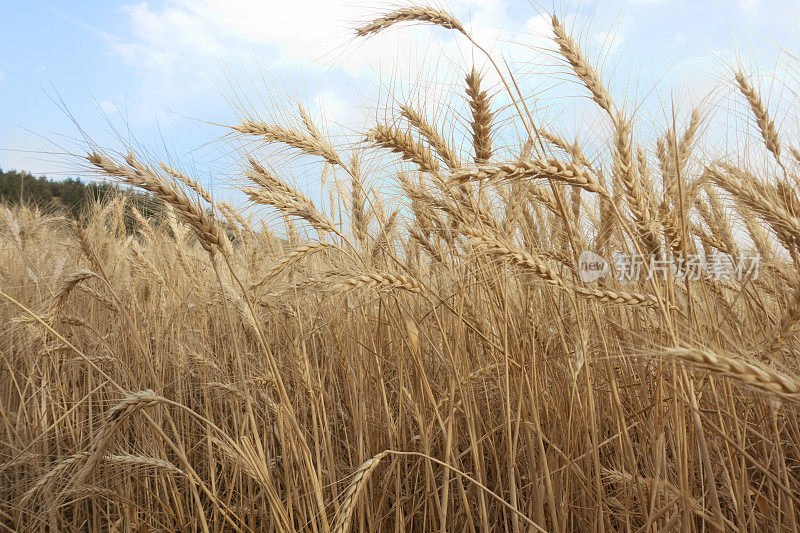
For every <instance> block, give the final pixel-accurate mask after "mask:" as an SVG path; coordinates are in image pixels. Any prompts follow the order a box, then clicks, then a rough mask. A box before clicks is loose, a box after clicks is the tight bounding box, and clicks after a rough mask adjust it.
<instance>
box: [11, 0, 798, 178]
mask: <svg viewBox="0 0 800 533" xmlns="http://www.w3.org/2000/svg"><path fill="white" fill-rule="evenodd" d="M396 5H397V3H387V2H383V1H378V2H376V1H372V2H365V1H361V2H357V1H348V0H344V4H343V5H342V4H340V3H337V2H331V1H321V0H320V1H304V0H295V1H292V2H287V1H285V0H280V1H254V0H152V1H149V2H136V1H134V2H111V1H94V0H92V1H85V0H84V1H81V2H74V1H69V2H68V1H56V0H48V1H45V0H42V1H38V0H31V1H22V0H6V1H5V2H4V3H3V7H2V9H0V13H2V16H0V167H1V168H4V169H9V168H17V169H25V170H29V171H32V172H35V173H46V174H50V175H52V176H66V175H75V171H76V169H77V167H78V165H77V163H76V159H74V158H72V157H70V156H68V155H65V154H68V153H80V152H81V151H82V150H84V149H85V146H86V145H85V143H84V140H85V138H87V137H88V138H91V139H92V141H94V142H96V143H98V144H99V145H101V146H105V147H110V148H112V149H118V150H121V149H123V147H124V144H125V143H130V142H135V143H136V144H137V145H138V146H140V147H142V148H144V149H145V150H147V151H148V152H150V153H152V154H155V155H157V156H159V157H162V158H168V159H170V160H172V161H175V162H177V163H178V164H179V165H180V166H182V167H184V168H186V169H189V170H190V171H192V172H193V173H195V174H196V175H197V176H198V177H199V179H201V180H202V181H205V182H206V183H209V184H211V185H212V186H214V187H217V186H219V187H220V188H221V189H222V191H223V194H225V191H226V190H227V189H226V188H225V187H224V186H222V185H219V184H220V183H221V182H222V181H223V180H221V179H218V178H219V177H228V176H230V175H235V173H236V169H235V168H233V167H232V166H231V163H232V161H234V160H235V159H236V157H235V154H234V153H233V152H232V150H231V148H230V146H231V145H230V143H226V142H224V141H221V139H222V138H223V137H224V136H225V135H226V134H227V130H226V129H225V128H223V127H220V126H217V125H216V124H233V123H235V122H236V121H237V111H238V112H241V110H242V109H247V110H248V111H251V112H252V111H255V112H258V113H259V114H263V115H264V116H268V117H277V118H287V117H288V116H289V113H290V110H291V109H293V106H294V105H295V102H296V101H297V100H302V101H304V102H305V103H306V105H307V107H309V108H310V109H311V111H312V114H314V115H315V116H317V117H319V119H320V121H322V122H325V123H329V124H331V126H330V128H331V130H333V131H334V132H336V131H342V132H346V131H350V130H351V129H352V128H353V127H356V128H358V127H361V126H363V125H369V123H370V121H371V120H372V121H374V120H375V119H376V115H375V111H374V103H375V102H376V101H378V100H380V101H385V100H386V98H387V97H386V96H383V97H381V96H380V94H384V95H385V94H386V93H387V91H388V93H389V94H391V95H392V96H396V95H397V94H401V93H402V94H408V95H409V96H414V95H416V96H417V97H418V98H424V93H425V90H424V89H426V88H432V87H436V82H438V81H450V82H453V83H455V84H456V85H457V84H458V83H459V80H461V79H462V78H463V72H464V69H465V68H466V66H468V65H469V64H470V63H471V61H472V60H473V58H474V55H473V52H472V51H471V50H470V49H469V47H468V46H467V45H466V44H465V43H463V42H460V41H458V39H456V38H455V37H454V36H453V35H451V34H449V33H447V32H442V31H439V30H435V29H432V28H428V27H415V28H413V29H405V30H402V31H390V32H388V33H387V34H386V35H384V36H380V37H377V38H374V39H371V40H368V41H366V42H354V41H353V40H352V28H353V27H354V25H355V24H356V22H358V21H364V20H367V19H369V18H372V17H373V16H375V15H378V14H380V13H381V12H383V11H386V10H387V9H390V8H391V7H392V6H396ZM437 5H440V6H447V7H448V8H450V9H451V10H452V11H453V12H455V13H456V14H457V16H459V18H461V19H462V20H464V21H467V23H468V26H469V27H470V29H471V31H473V33H474V34H475V35H476V36H477V38H478V40H479V41H481V42H482V43H485V44H486V45H487V46H489V47H491V48H492V49H493V51H494V52H495V53H497V54H500V55H503V56H504V57H506V58H508V59H509V61H510V62H511V63H512V64H513V65H514V66H515V68H518V69H520V70H524V69H525V68H526V67H531V70H532V71H537V68H538V72H549V70H548V69H550V68H551V67H552V65H553V59H552V55H551V56H548V55H547V54H546V53H544V52H542V50H541V47H543V46H546V45H545V44H543V43H544V41H543V40H542V39H543V38H545V36H546V33H547V22H548V18H547V17H546V15H545V13H546V12H548V11H555V12H556V13H558V14H559V15H560V16H561V17H562V18H564V20H566V21H567V23H568V25H569V26H570V27H572V28H573V30H574V31H575V33H576V34H578V35H579V36H580V39H581V42H582V44H583V45H584V46H585V47H586V48H587V50H589V55H590V56H591V57H593V58H595V59H597V60H598V61H599V62H600V65H601V67H602V68H601V71H602V73H603V76H604V77H605V78H606V79H608V80H609V84H610V86H611V88H612V93H614V94H615V96H617V97H618V98H620V99H622V100H624V101H626V102H628V103H630V104H633V103H634V102H636V103H640V104H641V107H640V108H639V112H640V113H641V114H643V115H646V116H648V117H656V118H657V117H659V115H660V114H663V110H664V109H665V107H668V106H669V103H668V102H667V101H666V100H668V99H669V97H670V95H678V97H679V104H680V107H681V108H682V109H683V110H686V109H690V105H692V103H693V102H695V101H698V100H699V99H700V97H701V96H702V95H703V94H705V93H707V92H709V91H712V90H713V89H714V88H715V87H716V86H717V85H718V84H719V82H720V81H721V80H723V79H725V77H726V76H729V74H730V71H729V70H728V65H730V64H736V63H737V62H741V63H742V64H743V65H744V66H745V68H746V69H748V70H749V71H751V72H752V73H753V74H761V75H764V76H766V77H767V78H768V79H771V78H772V77H773V75H774V74H775V72H776V71H775V70H774V68H775V66H774V64H773V63H772V60H773V59H774V58H775V57H776V56H778V54H779V52H780V50H781V48H784V49H786V50H788V51H794V50H796V49H798V48H799V47H798V46H797V44H798V41H797V34H796V33H795V30H794V28H797V27H800V25H798V21H799V20H800V19H798V16H797V13H799V12H800V2H798V0H786V1H779V0H744V1H739V0H627V1H625V2H617V1H605V2H599V1H597V0H595V1H591V0H584V1H577V0H572V1H565V2H561V1H558V0H538V1H536V2H530V1H523V2H518V1H513V0H488V1H478V0H453V1H452V2H449V3H447V4H442V3H438V4H437ZM478 61H479V62H480V60H478ZM537 65H538V67H537ZM781 72H782V71H781ZM781 76H782V74H780V73H779V74H778V78H780V77H781ZM563 78H564V77H563V76H560V77H557V78H547V77H545V78H541V77H540V78H537V76H536V75H535V74H532V75H531V76H530V77H529V78H525V79H524V80H523V81H525V83H529V89H530V90H531V91H533V92H534V93H536V94H537V95H538V94H539V93H540V92H541V93H542V94H545V92H546V91H551V92H552V93H553V94H555V95H556V98H555V104H551V103H547V104H542V105H543V106H545V107H546V106H555V107H557V109H555V108H554V109H553V110H552V112H548V111H547V110H546V111H545V115H547V116H548V117H549V119H550V120H555V121H557V122H560V123H563V124H565V125H567V128H568V129H569V124H580V123H581V122H582V118H580V117H583V114H582V113H584V111H576V109H584V107H581V106H582V105H583V104H582V103H579V102H580V101H579V100H577V99H574V98H561V97H562V96H566V95H568V93H571V94H581V92H580V90H579V89H578V88H576V87H572V88H563V87H560V86H557V85H558V84H557V83H556V82H555V81H553V80H560V79H563ZM654 85H659V90H658V93H657V94H651V92H650V90H649V89H650V88H651V87H653V86H654ZM450 90H451V92H453V94H455V92H454V91H456V90H457V89H452V88H451V89H450ZM763 90H764V92H765V95H766V98H767V100H768V102H770V103H772V102H773V101H778V100H781V101H786V100H787V99H789V100H790V101H791V100H793V99H794V96H793V95H791V94H787V89H786V88H785V87H783V86H781V84H779V83H778V84H776V83H773V82H769V85H768V86H767V87H763ZM381 91H383V92H381ZM381 98H383V100H381ZM684 100H685V101H684ZM543 101H544V98H543ZM242 105H244V107H242ZM548 109H549V108H548ZM434 112H436V109H434ZM662 118H663V117H662ZM73 119H74V121H73Z"/></svg>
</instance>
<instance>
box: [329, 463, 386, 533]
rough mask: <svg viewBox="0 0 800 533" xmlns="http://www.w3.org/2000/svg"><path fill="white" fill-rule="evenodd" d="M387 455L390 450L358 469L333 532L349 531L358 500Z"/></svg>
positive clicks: (342, 532) (344, 532)
mask: <svg viewBox="0 0 800 533" xmlns="http://www.w3.org/2000/svg"><path fill="white" fill-rule="evenodd" d="M387 455H389V452H388V451H385V452H381V453H379V454H378V455H376V456H374V457H372V458H370V459H367V460H366V461H364V463H363V464H362V465H361V466H360V467H359V468H358V470H356V473H355V475H354V476H353V481H352V483H350V487H349V488H348V489H347V494H345V496H344V499H343V500H342V505H341V507H340V509H339V516H338V517H337V518H336V522H335V523H334V526H333V533H347V532H348V531H350V522H351V520H352V518H353V513H354V512H355V509H356V505H358V500H359V498H360V497H361V495H362V494H363V493H364V490H365V489H366V486H367V482H368V481H369V478H370V476H371V475H372V472H374V471H375V469H376V468H378V465H379V464H380V462H381V460H382V459H383V458H384V457H386V456H387Z"/></svg>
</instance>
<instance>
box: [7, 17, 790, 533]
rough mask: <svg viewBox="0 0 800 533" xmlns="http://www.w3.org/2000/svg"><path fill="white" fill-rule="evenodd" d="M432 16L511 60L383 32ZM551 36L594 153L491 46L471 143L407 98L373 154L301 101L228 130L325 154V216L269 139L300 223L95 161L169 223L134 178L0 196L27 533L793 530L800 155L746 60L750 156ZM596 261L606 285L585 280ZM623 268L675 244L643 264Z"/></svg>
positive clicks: (147, 172)
mask: <svg viewBox="0 0 800 533" xmlns="http://www.w3.org/2000/svg"><path fill="white" fill-rule="evenodd" d="M408 23H411V24H432V25H436V26H439V27H440V28H441V29H442V30H446V31H450V32H455V33H457V34H458V36H459V38H461V39H463V40H465V42H466V43H468V44H469V46H472V47H474V49H475V50H476V54H483V53H485V49H484V48H482V47H481V43H480V42H478V41H477V39H474V38H473V36H472V35H471V34H470V32H469V31H468V30H467V29H466V27H465V25H464V24H462V23H461V22H459V21H458V20H457V19H455V18H454V17H453V16H452V15H450V14H449V13H447V12H445V11H442V10H439V9H434V8H430V7H419V6H417V7H409V8H402V9H398V10H396V11H393V12H390V13H387V14H386V15H385V16H382V17H380V18H377V19H375V20H373V21H372V22H370V23H367V24H364V25H362V26H359V27H358V29H357V31H356V34H357V37H358V38H367V41H366V44H364V46H369V42H368V38H369V37H370V36H371V35H373V34H376V33H379V32H383V31H385V30H387V29H389V28H392V29H393V30H396V31H404V28H401V27H400V26H405V25H407V24H408ZM395 26H397V27H395ZM552 29H553V39H554V41H553V44H554V48H553V50H554V51H555V53H556V54H558V57H559V58H560V61H561V64H562V66H563V68H564V71H565V72H566V73H568V74H569V76H571V77H572V80H573V81H574V82H576V83H577V84H579V85H580V87H581V89H580V90H581V91H582V95H583V97H584V98H585V99H590V100H591V102H592V105H593V106H596V107H597V109H598V110H599V112H600V113H601V114H602V117H603V120H605V121H606V123H607V126H608V132H609V133H608V135H607V136H605V137H604V136H603V135H600V134H597V133H592V132H591V131H588V132H584V133H585V135H587V136H593V137H594V138H593V139H592V142H593V143H601V144H602V149H599V150H593V151H592V152H591V154H590V152H589V151H588V150H587V151H584V150H583V148H582V146H581V144H580V143H578V142H572V141H569V140H567V139H566V138H565V137H563V136H562V135H560V134H559V133H557V132H556V131H551V130H549V129H546V128H543V127H541V125H540V124H537V122H536V121H535V120H534V118H533V117H534V115H533V114H532V112H531V108H533V107H534V106H536V105H537V104H538V102H535V101H533V99H530V98H528V97H527V96H526V95H525V93H524V92H523V91H521V90H519V86H518V84H517V73H515V72H512V71H510V70H508V69H507V68H506V66H504V63H503V62H502V61H501V60H500V58H496V57H492V56H490V55H489V56H487V57H486V59H487V61H488V63H487V65H489V67H488V68H489V69H490V70H491V69H493V70H491V72H489V73H487V72H486V71H479V70H476V69H473V68H472V66H471V65H465V66H464V72H465V75H464V76H463V77H462V80H461V85H460V86H459V87H455V88H452V91H453V93H457V94H458V95H459V98H461V99H462V103H463V110H462V118H463V121H464V124H465V125H466V127H467V129H468V132H467V135H466V137H465V138H466V140H467V141H468V142H466V143H457V142H455V139H454V136H453V134H452V132H450V131H447V130H443V129H442V128H441V121H437V120H436V118H435V117H428V116H426V113H425V111H424V110H422V109H420V108H418V107H415V106H414V105H412V104H406V103H402V102H396V103H394V104H393V105H391V106H387V107H386V108H385V109H381V110H379V112H378V113H376V115H377V116H382V117H384V119H382V120H379V121H378V122H377V123H376V124H374V125H373V126H372V127H371V128H369V129H368V130H367V131H363V132H360V135H361V138H362V141H360V142H359V143H358V145H357V146H352V145H344V146H342V145H339V144H338V143H337V139H336V138H332V137H330V136H328V135H326V133H325V132H324V128H322V127H321V126H320V125H319V124H318V123H316V122H315V120H314V118H312V116H311V115H310V114H309V113H308V112H306V111H305V109H304V108H302V107H301V108H300V109H299V111H298V114H297V120H296V121H295V123H293V124H276V123H269V122H264V121H262V120H259V119H258V118H257V117H255V116H246V117H242V120H241V121H240V122H237V123H234V124H232V125H231V126H230V127H229V128H228V132H229V137H228V138H229V139H231V140H232V142H237V143H241V146H244V147H263V146H268V147H275V148H277V149H278V153H279V154H281V155H286V154H290V155H291V156H292V157H299V158H305V159H309V160H315V161H317V162H318V163H320V164H322V165H323V166H324V173H325V176H327V178H326V177H324V176H323V180H325V179H327V180H328V182H327V185H328V187H327V189H326V193H327V192H330V206H325V207H323V206H322V204H321V203H320V201H316V202H315V201H314V200H312V195H310V194H303V193H302V192H301V189H300V187H297V186H295V185H294V184H293V183H292V181H291V180H290V179H288V178H285V177H282V175H281V168H280V165H279V164H273V162H271V161H270V160H269V159H268V158H262V157H261V153H262V152H261V150H260V148H258V149H257V148H253V149H252V150H251V151H248V150H246V149H243V151H242V152H243V153H242V157H241V162H242V163H241V168H238V169H236V173H238V174H240V175H241V177H242V179H241V180H240V182H238V185H239V186H240V188H241V191H242V192H243V193H244V194H245V195H246V196H247V198H248V199H249V202H250V204H252V205H255V206H259V207H260V208H261V209H263V211H264V212H267V213H270V214H271V215H270V216H271V217H272V218H273V219H277V220H279V221H280V223H281V224H280V225H281V227H282V228H283V229H282V230H281V231H277V230H274V227H273V228H272V229H270V227H268V225H265V224H261V223H260V222H259V221H258V220H257V219H254V218H252V217H250V216H249V215H248V214H246V213H244V212H243V211H241V210H238V209H237V208H235V207H233V206H231V205H230V204H228V203H225V202H221V201H216V200H215V199H214V198H213V197H212V195H211V194H210V193H209V192H208V191H207V190H206V189H205V188H204V187H203V186H202V185H201V184H200V183H198V182H197V180H195V179H194V178H192V177H191V176H189V175H187V174H186V173H185V172H183V171H181V170H179V169H177V168H174V167H173V166H171V165H168V164H164V163H160V162H159V161H156V160H153V159H152V158H149V157H148V156H147V155H146V154H137V153H134V152H129V153H117V152H114V151H112V150H110V149H105V150H104V149H101V148H99V147H94V148H93V149H92V151H91V153H88V154H86V155H85V157H84V159H83V160H82V161H83V162H82V165H83V166H84V168H85V169H86V172H87V173H91V174H92V175H94V176H95V177H98V178H100V177H102V178H104V179H111V180H114V181H116V182H118V183H120V184H122V185H125V186H131V187H134V188H138V189H141V190H143V191H147V192H148V193H150V194H151V195H152V196H153V198H154V199H155V201H157V202H159V204H160V205H161V206H162V210H161V211H160V212H161V213H162V215H161V216H157V217H146V216H145V215H143V214H142V213H143V211H142V209H141V208H140V207H137V206H136V205H134V203H132V202H131V201H130V200H129V197H127V196H126V195H125V194H118V195H114V196H112V197H109V198H105V199H103V200H102V201H99V202H96V203H95V204H93V205H92V207H91V210H90V212H88V213H86V214H85V216H84V217H83V218H81V219H80V220H78V221H73V220H71V219H68V218H66V217H64V216H62V215H60V214H58V213H57V212H53V211H48V210H46V209H40V208H38V207H35V206H2V207H0V316H2V322H0V323H1V324H2V326H0V355H1V357H0V359H1V360H2V365H0V529H2V530H4V531H5V530H7V531H29V530H30V531H33V530H38V531H83V530H97V531H120V532H122V531H126V532H127V531H299V530H303V531H315V532H328V531H336V532H344V531H349V530H355V531H554V532H560V531H679V530H680V531H705V530H710V531H727V530H735V531H797V530H798V521H800V514H799V513H798V509H800V508H798V507H795V505H799V504H800V500H799V499H798V498H799V497H798V495H800V471H799V470H798V469H799V468H800V424H798V413H800V411H798V401H800V368H799V367H798V362H797V356H798V351H799V350H800V345H798V343H797V336H796V334H797V332H798V329H800V272H798V268H799V267H800V256H798V252H799V249H798V244H799V243H800V198H799V197H798V192H797V187H798V185H799V184H800V152H798V148H800V145H798V146H793V145H792V144H791V139H788V138H784V137H783V136H781V135H780V134H779V131H778V127H777V126H776V122H775V120H776V119H774V118H773V117H772V116H771V115H770V110H769V108H768V106H767V105H766V104H765V103H764V102H765V100H764V99H763V97H762V96H761V94H760V89H759V86H758V84H757V83H755V82H754V81H753V79H752V77H751V76H750V75H749V74H748V73H747V72H745V71H738V70H737V71H735V72H733V73H732V75H731V76H730V79H729V80H727V82H726V83H727V84H728V85H729V87H730V89H731V90H732V92H733V96H732V98H734V99H738V101H739V102H740V104H741V105H743V106H745V108H746V109H747V110H748V112H749V113H750V115H749V116H748V119H747V122H748V123H749V126H750V128H752V131H751V132H750V135H753V136H755V137H756V138H757V139H758V140H759V144H758V145H756V146H755V147H754V150H759V151H760V156H759V157H755V156H754V157H751V158H750V160H751V161H756V162H757V163H754V164H752V165H750V166H748V165H746V164H745V163H742V159H740V158H735V157H723V156H720V157H716V156H714V157H712V156H709V155H708V152H707V151H705V150H702V149H698V146H699V143H701V137H702V133H703V129H704V114H703V112H702V110H700V109H694V110H691V109H690V110H688V112H687V111H685V110H684V113H683V114H680V115H679V116H678V118H676V119H673V120H671V121H669V122H668V123H664V124H661V125H660V126H659V128H660V130H659V133H657V134H656V135H653V136H651V137H646V136H642V134H641V133H640V129H638V128H637V127H636V124H635V121H634V116H635V115H634V113H633V112H632V110H631V109H626V106H624V105H622V104H620V103H618V102H617V101H616V100H615V98H614V96H613V95H612V94H611V92H610V91H609V89H608V88H607V86H606V84H605V82H604V80H603V79H602V77H601V76H600V74H599V73H598V70H597V69H596V68H595V67H594V66H593V65H592V63H591V62H590V61H589V60H588V59H587V56H586V55H585V53H584V52H583V51H582V50H581V48H580V46H579V44H578V40H577V39H576V38H575V37H574V36H573V35H571V34H570V32H569V31H568V30H567V28H566V26H565V25H564V24H563V23H562V22H561V21H560V20H559V19H558V18H557V17H553V18H552ZM489 75H491V76H492V77H496V79H498V80H499V82H498V83H497V84H496V85H497V86H496V87H492V89H491V90H490V89H489V84H488V82H487V76H489ZM501 101H502V102H505V104H504V105H503V106H500V105H499V102H501ZM503 117H505V118H503ZM508 117H511V118H510V119H509V118H508ZM503 121H505V122H503ZM508 121H512V122H513V123H514V124H515V128H516V131H517V137H516V138H513V139H511V138H509V136H508V135H499V134H497V131H498V129H499V128H500V127H501V126H502V125H503V124H506V125H507V123H508ZM778 123H779V124H783V123H784V120H783V117H781V120H779V121H778ZM507 129H508V128H505V130H504V131H507ZM376 153H377V154H379V155H378V156H375V157H379V158H380V159H375V158H372V159H371V158H370V157H372V156H370V155H369V154H376ZM377 160H380V161H382V162H383V163H381V167H380V171H381V173H382V174H384V175H386V176H388V179H389V181H390V182H391V185H392V186H391V187H390V190H391V191H393V194H392V195H391V196H387V195H384V194H378V193H376V192H375V191H374V190H373V189H372V188H371V187H370V186H369V184H370V183H372V182H373V180H372V179H371V177H370V173H371V172H375V171H376V170H375V166H376V165H375V164H374V162H375V161H377ZM334 179H335V185H336V186H335V187H334V186H333V185H332V183H333V180H334ZM323 185H324V181H323ZM322 198H323V202H326V201H327V200H328V198H327V197H325V196H324V195H323V196H322ZM585 251H592V252H594V253H595V254H596V256H593V257H602V258H606V259H607V260H608V263H606V264H605V268H608V269H609V272H608V273H609V275H607V276H600V279H596V280H592V281H588V280H587V281H584V279H586V278H585V277H583V274H584V272H582V271H581V268H582V265H584V263H583V262H582V261H581V258H582V257H583V256H582V255H581V254H582V253H584V252H585ZM615 254H616V255H617V256H619V254H627V256H629V257H644V258H651V260H643V261H642V264H641V265H639V266H640V268H641V272H638V274H639V275H638V276H633V275H632V276H631V277H630V278H631V279H622V277H621V276H617V275H616V274H618V273H619V270H621V269H622V268H623V267H624V265H623V264H621V263H620V264H617V263H613V262H612V261H611V260H610V258H611V257H613V256H614V255H615ZM747 254H750V256H751V257H755V258H757V259H758V261H759V262H758V263H757V265H756V266H757V267H758V268H757V270H754V269H753V268H750V269H748V270H747V271H746V272H742V271H736V272H733V273H731V275H725V276H712V275H701V276H689V275H681V271H680V270H672V269H667V270H663V269H661V270H657V267H658V266H659V265H661V264H662V263H659V261H661V262H663V261H666V260H668V259H669V260H674V259H675V258H688V257H698V256H700V257H704V258H716V259H714V260H715V261H716V260H718V259H719V258H720V257H735V258H741V257H745V256H747ZM623 257H624V255H623ZM717 266H719V265H717ZM750 266H751V267H752V266H753V265H752V264H751V265H750ZM686 272H687V271H686V270H684V271H683V273H684V274H685V273H686ZM742 273H744V274H745V275H744V276H740V275H738V274H742ZM706 274H707V273H706ZM734 274H737V275H734Z"/></svg>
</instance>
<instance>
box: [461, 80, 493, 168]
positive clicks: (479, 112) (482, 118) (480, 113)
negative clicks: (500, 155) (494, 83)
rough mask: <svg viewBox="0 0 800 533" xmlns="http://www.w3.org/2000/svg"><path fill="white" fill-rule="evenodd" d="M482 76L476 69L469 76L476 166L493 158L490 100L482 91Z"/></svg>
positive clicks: (468, 89)
mask: <svg viewBox="0 0 800 533" xmlns="http://www.w3.org/2000/svg"><path fill="white" fill-rule="evenodd" d="M481 80H482V78H481V76H480V75H479V74H478V71H476V70H475V68H473V69H472V71H470V73H469V74H467V78H466V83H467V97H468V98H469V107H470V109H471V110H472V120H471V121H470V126H471V127H472V147H473V149H474V150H475V164H477V165H481V164H483V163H486V162H487V161H489V158H490V157H492V120H493V118H494V114H493V113H492V111H491V109H490V106H489V104H490V98H489V95H488V94H487V93H486V91H484V90H482V89H481Z"/></svg>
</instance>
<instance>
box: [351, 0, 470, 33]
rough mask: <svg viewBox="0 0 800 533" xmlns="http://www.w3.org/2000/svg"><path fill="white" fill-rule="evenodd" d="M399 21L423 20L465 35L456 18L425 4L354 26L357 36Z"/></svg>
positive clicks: (382, 28)
mask: <svg viewBox="0 0 800 533" xmlns="http://www.w3.org/2000/svg"><path fill="white" fill-rule="evenodd" d="M401 22H423V23H427V24H433V25H435V26H441V27H442V28H445V29H448V30H456V31H458V32H460V33H462V34H464V35H467V32H466V30H465V29H464V26H463V25H462V24H461V22H459V21H458V19H456V18H455V17H453V16H452V15H450V14H449V13H447V12H445V11H443V10H441V9H435V8H432V7H427V6H410V7H405V8H402V9H397V10H395V11H392V12H390V13H387V14H385V15H384V16H382V17H378V18H376V19H374V20H372V21H370V22H368V23H366V24H364V25H362V26H359V27H358V28H356V35H357V36H359V37H367V36H369V35H374V34H376V33H379V32H381V31H383V30H385V29H387V28H389V27H391V26H394V25H395V24H399V23H401Z"/></svg>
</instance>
